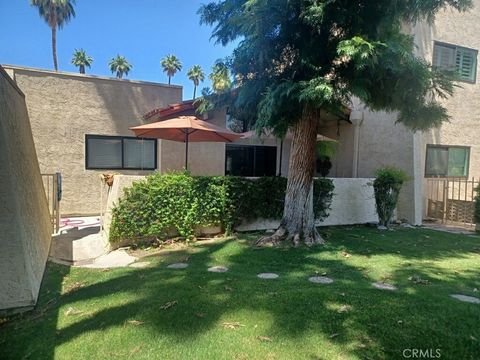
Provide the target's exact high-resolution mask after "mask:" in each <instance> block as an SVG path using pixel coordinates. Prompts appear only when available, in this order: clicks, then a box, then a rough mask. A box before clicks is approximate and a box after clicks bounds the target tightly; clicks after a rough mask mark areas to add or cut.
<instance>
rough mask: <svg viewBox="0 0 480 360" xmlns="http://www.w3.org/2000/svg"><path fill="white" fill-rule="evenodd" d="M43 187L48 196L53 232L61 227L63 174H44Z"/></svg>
mask: <svg viewBox="0 0 480 360" xmlns="http://www.w3.org/2000/svg"><path fill="white" fill-rule="evenodd" d="M42 180H43V187H44V189H45V195H46V196H47V201H48V209H49V212H50V219H51V221H52V228H53V233H57V232H58V231H59V229H60V201H61V199H62V176H61V174H60V173H54V174H42Z"/></svg>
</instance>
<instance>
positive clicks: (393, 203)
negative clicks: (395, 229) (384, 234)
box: [373, 167, 408, 226]
mask: <svg viewBox="0 0 480 360" xmlns="http://www.w3.org/2000/svg"><path fill="white" fill-rule="evenodd" d="M407 180H408V177H407V175H406V174H405V172H403V171H402V170H399V169H395V168H392V167H386V168H381V169H378V170H377V171H376V172H375V181H374V182H373V190H374V192H375V204H376V208H377V214H378V219H379V222H380V225H382V226H388V225H389V224H390V221H391V220H392V217H393V212H394V211H395V208H396V207H397V203H398V196H399V194H400V190H401V189H402V185H403V183H404V182H405V181H407Z"/></svg>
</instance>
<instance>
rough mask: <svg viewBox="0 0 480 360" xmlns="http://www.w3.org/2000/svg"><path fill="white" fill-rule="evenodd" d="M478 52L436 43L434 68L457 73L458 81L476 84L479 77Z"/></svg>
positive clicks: (434, 47)
mask: <svg viewBox="0 0 480 360" xmlns="http://www.w3.org/2000/svg"><path fill="white" fill-rule="evenodd" d="M477 53H478V51H477V50H473V49H468V48H464V47H460V46H455V45H450V44H444V43H438V42H435V44H434V46H433V67H434V68H437V69H440V70H444V71H451V72H455V73H456V74H457V76H458V80H461V81H466V82H471V83H474V82H475V80H476V77H477Z"/></svg>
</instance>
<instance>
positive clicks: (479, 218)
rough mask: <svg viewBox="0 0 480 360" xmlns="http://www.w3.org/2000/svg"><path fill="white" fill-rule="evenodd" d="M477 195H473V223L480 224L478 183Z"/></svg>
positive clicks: (479, 191) (479, 186) (479, 187)
mask: <svg viewBox="0 0 480 360" xmlns="http://www.w3.org/2000/svg"><path fill="white" fill-rule="evenodd" d="M476 192H477V196H476V197H475V214H474V215H475V223H477V224H480V185H478V187H477V188H476Z"/></svg>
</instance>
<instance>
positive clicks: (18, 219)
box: [0, 66, 52, 312]
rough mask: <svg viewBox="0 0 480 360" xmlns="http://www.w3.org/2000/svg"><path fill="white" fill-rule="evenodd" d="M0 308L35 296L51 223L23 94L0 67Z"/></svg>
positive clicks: (22, 305) (17, 305) (26, 304)
mask: <svg viewBox="0 0 480 360" xmlns="http://www.w3.org/2000/svg"><path fill="white" fill-rule="evenodd" d="M0 169H1V173H0V189H1V190H0V312H1V310H6V309H12V308H29V307H31V306H33V305H35V303H36V301H37V296H38V291H39V288H40V283H41V281H42V277H43V272H44V270H45V264H46V262H47V256H48V251H49V248H50V241H51V234H52V224H51V222H50V215H49V210H48V204H47V198H46V196H45V190H44V188H43V183H42V178H41V175H40V168H39V165H38V162H37V154H36V151H35V146H34V143H33V138H32V131H31V128H30V121H29V118H28V112H27V108H26V105H25V98H24V95H23V93H22V92H21V91H20V90H19V89H18V88H17V87H16V85H15V83H14V82H13V81H12V80H11V79H10V77H9V76H8V75H7V73H6V72H5V71H4V70H3V68H2V67H1V66H0Z"/></svg>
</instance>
